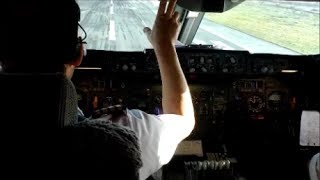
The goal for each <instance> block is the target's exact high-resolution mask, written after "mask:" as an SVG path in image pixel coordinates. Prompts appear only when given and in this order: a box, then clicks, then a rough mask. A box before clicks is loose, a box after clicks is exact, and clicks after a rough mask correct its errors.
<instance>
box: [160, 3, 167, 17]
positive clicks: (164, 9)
mask: <svg viewBox="0 0 320 180" xmlns="http://www.w3.org/2000/svg"><path fill="white" fill-rule="evenodd" d="M166 6H167V0H160V4H159V9H158V16H161V15H164V14H165V13H166Z"/></svg>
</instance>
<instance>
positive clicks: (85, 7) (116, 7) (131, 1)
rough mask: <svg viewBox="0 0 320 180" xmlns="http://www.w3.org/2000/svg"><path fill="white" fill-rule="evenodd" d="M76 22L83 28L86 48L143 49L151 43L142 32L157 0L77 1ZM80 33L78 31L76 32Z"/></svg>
mask: <svg viewBox="0 0 320 180" xmlns="http://www.w3.org/2000/svg"><path fill="white" fill-rule="evenodd" d="M77 2H78V3H79V5H80V8H81V21H80V24H81V25H82V26H83V28H84V29H85V30H86V32H87V34H88V38H87V39H86V42H87V45H86V46H87V48H88V49H96V50H109V51H143V50H144V49H145V48H150V47H151V44H150V43H149V41H148V39H147V38H146V37H145V34H144V33H143V28H144V27H146V26H147V27H150V28H152V25H153V22H154V20H155V17H156V13H157V10H158V7H159V1H157V0H139V1H138V0H78V1H77ZM80 34H81V32H80Z"/></svg>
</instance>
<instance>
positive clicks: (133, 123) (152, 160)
mask: <svg viewBox="0 0 320 180" xmlns="http://www.w3.org/2000/svg"><path fill="white" fill-rule="evenodd" d="M127 115H128V117H129V127H130V128H131V129H132V130H133V131H135V132H136V135H137V136H138V139H139V143H140V147H141V159H142V162H143V165H142V168H141V169H140V180H144V179H146V178H147V177H149V176H150V175H151V174H153V173H154V172H156V171H157V170H159V169H160V168H161V166H163V165H164V164H167V163H168V162H169V161H170V160H171V158H172V157H173V155H174V152H175V150H176V148H177V146H178V144H179V143H180V142H181V141H182V140H183V139H184V138H186V137H187V136H188V135H189V134H190V133H191V131H192V129H193V127H191V126H190V125H188V124H189V123H188V122H187V120H186V119H185V118H184V117H183V116H179V115H174V114H163V115H152V114H147V113H145V112H143V111H141V110H137V109H133V110H128V109H127Z"/></svg>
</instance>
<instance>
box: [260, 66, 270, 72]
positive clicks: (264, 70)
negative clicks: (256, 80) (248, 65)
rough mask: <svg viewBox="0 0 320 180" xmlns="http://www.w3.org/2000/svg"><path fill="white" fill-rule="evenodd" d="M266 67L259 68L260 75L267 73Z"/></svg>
mask: <svg viewBox="0 0 320 180" xmlns="http://www.w3.org/2000/svg"><path fill="white" fill-rule="evenodd" d="M268 70H269V69H268V67H266V66H263V67H262V68H261V72H262V73H267V72H268Z"/></svg>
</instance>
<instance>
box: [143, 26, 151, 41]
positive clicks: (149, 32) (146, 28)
mask: <svg viewBox="0 0 320 180" xmlns="http://www.w3.org/2000/svg"><path fill="white" fill-rule="evenodd" d="M143 32H144V33H145V34H146V36H147V38H148V40H149V42H150V43H151V29H150V28H149V27H145V28H143Z"/></svg>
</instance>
